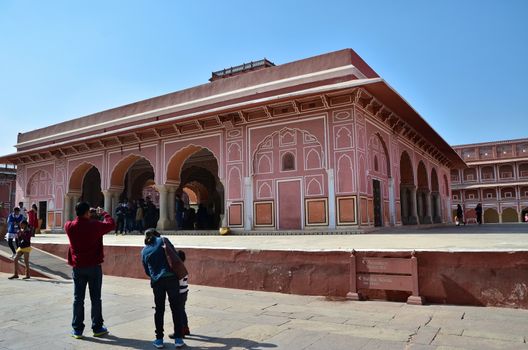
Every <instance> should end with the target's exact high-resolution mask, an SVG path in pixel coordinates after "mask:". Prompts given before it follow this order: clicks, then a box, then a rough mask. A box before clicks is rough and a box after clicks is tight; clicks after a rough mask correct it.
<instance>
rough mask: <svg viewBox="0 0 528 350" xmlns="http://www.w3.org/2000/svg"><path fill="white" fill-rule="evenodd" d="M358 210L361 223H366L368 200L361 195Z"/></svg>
mask: <svg viewBox="0 0 528 350" xmlns="http://www.w3.org/2000/svg"><path fill="white" fill-rule="evenodd" d="M359 203H360V204H359V210H360V211H361V224H364V225H366V224H368V208H367V205H368V202H367V198H364V197H362V198H361V199H360V202H359Z"/></svg>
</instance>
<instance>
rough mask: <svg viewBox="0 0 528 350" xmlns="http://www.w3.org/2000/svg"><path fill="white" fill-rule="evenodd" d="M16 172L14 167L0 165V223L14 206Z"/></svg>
mask: <svg viewBox="0 0 528 350" xmlns="http://www.w3.org/2000/svg"><path fill="white" fill-rule="evenodd" d="M16 172H17V170H16V167H15V166H14V165H12V164H0V223H2V221H3V220H7V216H8V215H9V212H10V211H12V210H13V208H14V206H15V195H16Z"/></svg>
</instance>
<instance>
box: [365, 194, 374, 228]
mask: <svg viewBox="0 0 528 350" xmlns="http://www.w3.org/2000/svg"><path fill="white" fill-rule="evenodd" d="M367 207H368V217H369V223H370V224H371V225H373V224H374V201H373V200H372V199H371V198H369V199H367Z"/></svg>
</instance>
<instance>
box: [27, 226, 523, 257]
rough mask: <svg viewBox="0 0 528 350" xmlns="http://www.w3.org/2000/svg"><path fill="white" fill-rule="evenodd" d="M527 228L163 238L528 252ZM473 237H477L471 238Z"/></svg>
mask: <svg viewBox="0 0 528 350" xmlns="http://www.w3.org/2000/svg"><path fill="white" fill-rule="evenodd" d="M527 235H528V225H523V224H516V225H482V226H478V225H472V226H470V225H468V226H467V227H452V226H442V227H435V228H429V229H412V228H406V227H400V228H384V229H383V230H381V231H378V232H376V233H369V234H356V235H342V234H331V233H329V234H325V235H307V234H302V235H288V236H278V235H272V236H266V235H262V236H254V235H252V236H250V235H227V236H220V235H210V236H203V235H194V236H191V235H168V236H167V237H169V238H170V240H171V241H172V242H173V243H174V244H175V245H177V246H179V247H182V248H228V249H247V250H288V251H291V250H301V251H351V250H352V249H355V250H358V251H362V250H377V251H402V250H405V251H412V250H416V251H444V252H445V251H447V252H459V251H469V252H486V251H528V240H527V239H526V237H528V236H527ZM476 238H478V239H476ZM33 241H34V242H36V243H64V244H66V243H67V242H68V238H67V236H66V235H65V234H63V233H53V234H48V233H46V234H41V235H38V236H36V237H35V238H33ZM104 244H106V245H118V246H120V245H125V246H143V237H142V235H139V234H136V235H118V236H116V235H113V234H108V235H106V236H105V238H104Z"/></svg>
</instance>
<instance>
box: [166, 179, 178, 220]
mask: <svg viewBox="0 0 528 350" xmlns="http://www.w3.org/2000/svg"><path fill="white" fill-rule="evenodd" d="M167 189H168V199H167V200H168V213H167V215H168V220H169V228H171V229H175V228H176V212H175V205H174V202H175V200H176V189H177V187H176V186H167Z"/></svg>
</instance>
